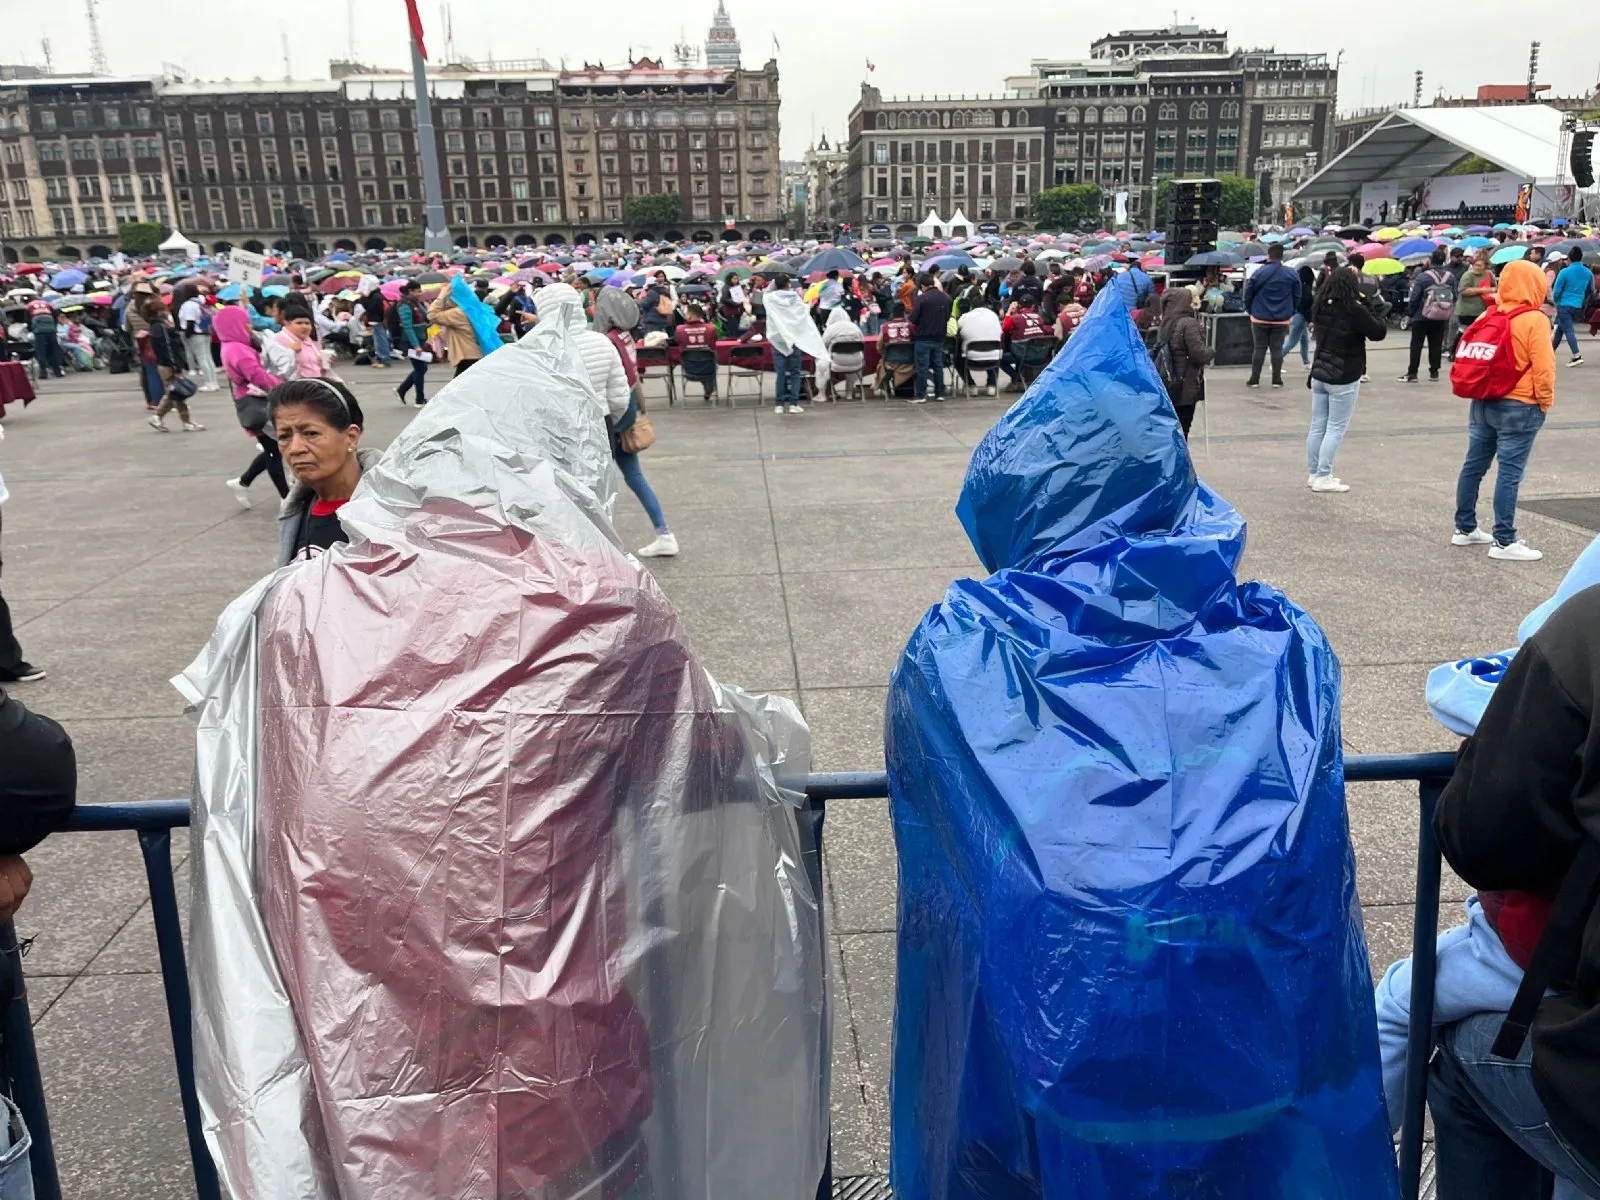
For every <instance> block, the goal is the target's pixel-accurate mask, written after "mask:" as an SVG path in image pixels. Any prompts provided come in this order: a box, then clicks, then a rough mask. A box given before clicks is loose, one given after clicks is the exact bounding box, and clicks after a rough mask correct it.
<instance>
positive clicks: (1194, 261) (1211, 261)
mask: <svg viewBox="0 0 1600 1200" xmlns="http://www.w3.org/2000/svg"><path fill="white" fill-rule="evenodd" d="M1183 265H1184V266H1186V267H1242V266H1244V259H1242V258H1240V257H1239V256H1238V255H1237V254H1229V253H1228V252H1227V251H1226V250H1207V251H1204V252H1203V253H1200V254H1195V255H1192V256H1190V258H1189V259H1188V261H1186V262H1185V263H1184V264H1183Z"/></svg>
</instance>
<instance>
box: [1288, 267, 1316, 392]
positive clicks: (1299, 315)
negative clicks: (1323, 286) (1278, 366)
mask: <svg viewBox="0 0 1600 1200" xmlns="http://www.w3.org/2000/svg"><path fill="white" fill-rule="evenodd" d="M1295 274H1296V275H1298V276H1300V300H1299V302H1298V303H1297V304H1296V305H1295V307H1294V320H1292V321H1290V322H1289V336H1288V337H1287V338H1285V339H1284V341H1283V356H1284V357H1285V358H1288V357H1289V351H1291V350H1293V349H1294V348H1295V347H1296V346H1298V347H1300V365H1301V366H1302V367H1309V366H1310V365H1311V309H1312V307H1313V306H1314V305H1315V303H1316V291H1317V277H1316V275H1315V274H1314V273H1313V272H1312V270H1311V268H1310V267H1307V266H1304V265H1302V266H1300V267H1299V268H1297V269H1296V271H1295Z"/></svg>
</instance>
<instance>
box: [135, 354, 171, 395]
mask: <svg viewBox="0 0 1600 1200" xmlns="http://www.w3.org/2000/svg"><path fill="white" fill-rule="evenodd" d="M139 386H140V387H142V388H143V389H144V402H145V403H146V404H160V403H161V397H162V395H164V394H165V392H166V390H167V389H166V387H165V385H163V384H162V382H161V372H160V371H158V370H156V365H155V363H147V362H141V363H140V364H139Z"/></svg>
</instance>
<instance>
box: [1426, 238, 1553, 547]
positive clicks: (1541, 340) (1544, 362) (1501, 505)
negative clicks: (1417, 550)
mask: <svg viewBox="0 0 1600 1200" xmlns="http://www.w3.org/2000/svg"><path fill="white" fill-rule="evenodd" d="M1548 290H1549V284H1548V283H1547V282H1546V280H1545V277H1544V272H1543V271H1542V270H1541V269H1540V268H1539V267H1538V266H1536V265H1535V264H1533V263H1530V262H1522V261H1517V262H1510V263H1507V264H1506V267H1505V270H1503V271H1502V272H1501V273H1500V285H1499V290H1498V292H1497V293H1496V295H1495V298H1494V302H1495V303H1496V304H1497V305H1498V306H1499V308H1500V309H1502V310H1505V311H1510V310H1512V309H1517V308H1528V311H1527V312H1524V313H1521V314H1519V315H1517V316H1515V317H1512V318H1511V343H1512V350H1513V352H1514V354H1515V355H1516V362H1517V369H1518V370H1520V371H1521V372H1522V377H1521V378H1520V379H1518V380H1517V382H1516V384H1515V386H1513V387H1512V388H1511V389H1510V391H1508V392H1507V393H1506V395H1505V398H1504V399H1500V400H1474V401H1473V402H1472V409H1471V411H1470V412H1469V414H1468V416H1467V458H1466V461H1465V462H1463V463H1462V464H1461V475H1460V478H1458V479H1457V480H1456V531H1455V534H1454V535H1453V536H1452V537H1451V538H1450V544H1451V545H1452V546H1484V545H1487V546H1489V557H1490V558H1496V559H1502V560H1505V561H1508V562H1534V561H1536V560H1537V559H1540V558H1543V557H1544V555H1543V554H1542V553H1541V552H1540V551H1538V550H1535V549H1534V548H1533V547H1532V546H1529V545H1528V544H1527V543H1526V542H1524V541H1522V540H1521V539H1520V538H1518V537H1517V525H1516V517H1517V489H1518V488H1519V487H1520V486H1521V484H1522V473H1523V471H1524V470H1525V469H1526V468H1527V465H1528V454H1529V452H1531V451H1532V449H1533V439H1534V438H1535V437H1536V436H1537V435H1538V433H1539V430H1540V428H1541V427H1542V426H1543V425H1544V418H1545V414H1546V413H1547V412H1549V411H1550V406H1551V405H1552V404H1554V403H1555V399H1556V354H1555V351H1554V350H1553V349H1552V348H1551V345H1550V318H1549V317H1547V316H1545V315H1544V313H1543V312H1541V311H1540V307H1539V306H1540V305H1542V304H1543V303H1544V300H1545V293H1546V292H1547V291H1548ZM1496 457H1498V458H1499V460H1500V469H1499V471H1498V472H1497V473H1496V475H1495V481H1494V534H1493V536H1491V535H1489V534H1487V533H1485V532H1484V531H1483V530H1482V529H1480V528H1478V512H1477V510H1478V485H1479V484H1480V483H1482V482H1483V477H1484V475H1486V474H1487V473H1488V471H1489V463H1490V461H1491V460H1492V459H1494V458H1496ZM1491 543H1492V544H1491Z"/></svg>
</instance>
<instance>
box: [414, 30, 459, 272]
mask: <svg viewBox="0 0 1600 1200" xmlns="http://www.w3.org/2000/svg"><path fill="white" fill-rule="evenodd" d="M408 40H409V41H410V42H411V75H412V79H413V81H414V84H413V86H414V88H415V90H416V94H417V97H416V98H417V150H418V152H419V153H420V154H421V155H422V194H423V198H424V201H425V204H426V208H425V211H424V217H423V229H422V248H423V249H424V250H444V251H449V250H450V249H451V248H452V246H451V238H450V226H449V225H448V224H447V223H446V222H445V217H444V191H443V189H442V188H441V187H440V186H439V144H438V142H436V141H435V140H434V136H433V110H432V108H431V107H430V105H429V101H428V69H427V65H426V64H425V63H424V62H423V58H422V47H421V46H419V45H418V44H417V38H416V35H415V34H412V35H411V36H410V37H409V38H408Z"/></svg>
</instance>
